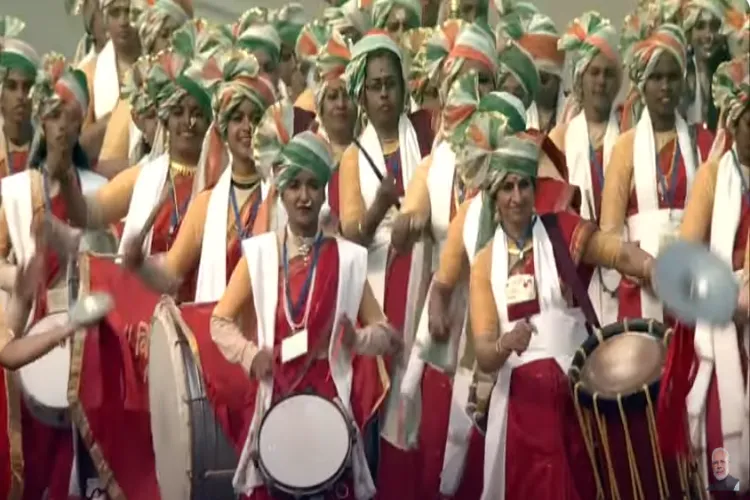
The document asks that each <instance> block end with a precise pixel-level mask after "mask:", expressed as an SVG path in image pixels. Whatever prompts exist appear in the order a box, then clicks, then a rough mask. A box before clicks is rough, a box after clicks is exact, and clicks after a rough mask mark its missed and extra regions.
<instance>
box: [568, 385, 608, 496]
mask: <svg viewBox="0 0 750 500" xmlns="http://www.w3.org/2000/svg"><path fill="white" fill-rule="evenodd" d="M580 388H581V382H580V381H578V382H576V385H575V386H574V387H573V404H574V406H575V409H576V417H578V425H580V426H581V434H582V435H583V444H584V445H586V453H588V456H589V460H590V461H591V468H592V470H593V471H594V482H595V483H596V498H597V499H603V498H604V489H603V488H602V480H601V478H600V477H599V468H598V467H597V466H596V465H597V464H596V456H595V455H594V438H593V436H592V434H593V431H592V429H591V426H590V422H589V420H588V419H587V418H586V417H585V415H584V413H583V410H581V404H580V402H579V401H578V391H579V390H580Z"/></svg>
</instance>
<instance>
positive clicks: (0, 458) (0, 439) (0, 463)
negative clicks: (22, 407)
mask: <svg viewBox="0 0 750 500" xmlns="http://www.w3.org/2000/svg"><path fill="white" fill-rule="evenodd" d="M8 382H10V383H13V382H12V381H11V380H8V377H7V374H6V372H5V369H0V385H1V386H2V391H0V426H2V428H3V432H0V498H8V497H9V494H10V488H11V472H12V471H11V464H10V458H11V450H10V424H11V420H10V415H9V414H8V404H9V402H10V398H11V397H12V395H11V394H9V393H8V389H7V387H8V386H7V385H6V384H7V383H8Z"/></svg>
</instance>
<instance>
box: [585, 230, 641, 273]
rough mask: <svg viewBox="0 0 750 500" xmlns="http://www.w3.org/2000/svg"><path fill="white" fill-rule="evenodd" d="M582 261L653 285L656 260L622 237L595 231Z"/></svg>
mask: <svg viewBox="0 0 750 500" xmlns="http://www.w3.org/2000/svg"><path fill="white" fill-rule="evenodd" d="M582 260H583V261H584V262H585V263H587V264H590V265H592V266H602V267H606V268H610V269H616V270H617V271H618V272H620V274H623V275H625V276H631V277H634V278H638V279H639V280H641V281H643V282H644V283H645V284H650V283H651V272H652V269H653V266H654V258H653V257H652V256H651V255H649V254H648V252H646V251H644V250H641V248H640V247H639V246H638V245H636V244H635V243H630V242H624V241H622V238H621V237H620V236H617V235H615V234H607V233H604V232H602V231H595V232H593V233H592V234H591V237H590V238H589V240H588V242H587V243H586V247H585V249H584V251H583V255H582Z"/></svg>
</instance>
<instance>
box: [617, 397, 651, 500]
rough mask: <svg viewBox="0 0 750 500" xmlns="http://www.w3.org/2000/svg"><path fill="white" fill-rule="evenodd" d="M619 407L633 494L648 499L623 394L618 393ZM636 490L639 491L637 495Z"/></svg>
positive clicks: (643, 499) (644, 499)
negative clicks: (631, 435) (623, 403)
mask: <svg viewBox="0 0 750 500" xmlns="http://www.w3.org/2000/svg"><path fill="white" fill-rule="evenodd" d="M617 408H618V409H619V410H620V422H621V423H622V427H623V433H624V435H625V448H626V449H627V452H628V468H629V469H630V485H631V487H632V488H633V496H634V497H635V498H640V499H642V500H646V497H645V495H644V494H643V485H642V484H641V475H640V473H639V472H638V463H637V462H636V460H635V452H634V451H633V441H632V440H631V439H630V428H629V427H628V418H627V416H626V415H625V407H624V406H623V405H622V394H618V395H617ZM636 492H638V495H637V496H636Z"/></svg>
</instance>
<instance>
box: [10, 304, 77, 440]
mask: <svg viewBox="0 0 750 500" xmlns="http://www.w3.org/2000/svg"><path fill="white" fill-rule="evenodd" d="M67 323H68V314H67V313H65V312H59V313H55V314H51V315H49V316H45V317H44V318H42V319H40V320H39V321H37V322H36V323H34V324H33V325H32V326H31V328H30V329H29V331H28V333H26V335H29V336H32V335H39V334H42V333H45V332H47V331H49V330H50V329H51V328H55V327H60V326H64V325H66V324H67ZM69 373H70V344H69V343H67V342H66V343H65V344H64V345H63V346H60V345H56V346H55V347H53V348H52V349H51V350H50V351H49V352H48V353H47V354H45V355H44V356H42V357H41V358H39V359H37V360H36V361H34V362H32V363H29V364H28V365H26V366H24V367H23V368H21V369H20V370H19V378H20V381H21V386H22V388H23V391H24V393H25V395H26V396H27V398H30V399H31V406H32V407H34V406H36V407H37V408H36V409H38V410H41V411H42V413H44V411H45V410H48V411H51V412H52V413H50V414H49V415H45V414H36V412H34V413H35V416H36V417H37V418H39V419H40V420H42V421H44V422H45V423H47V424H49V425H54V426H56V427H57V426H58V425H59V426H62V425H65V424H66V422H55V420H58V419H59V417H58V414H54V413H55V412H62V411H65V410H67V408H68V375H69ZM32 411H34V409H32Z"/></svg>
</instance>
